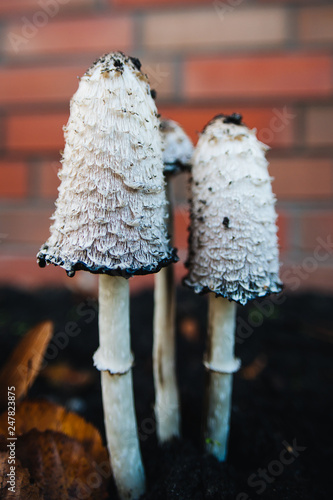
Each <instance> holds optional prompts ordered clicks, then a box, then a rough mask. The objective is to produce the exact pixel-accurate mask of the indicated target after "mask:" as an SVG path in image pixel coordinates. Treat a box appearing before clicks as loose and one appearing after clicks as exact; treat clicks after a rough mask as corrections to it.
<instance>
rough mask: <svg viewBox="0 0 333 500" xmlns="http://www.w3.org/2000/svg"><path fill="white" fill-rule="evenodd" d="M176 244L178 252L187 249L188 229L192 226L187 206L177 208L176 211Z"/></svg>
mask: <svg viewBox="0 0 333 500" xmlns="http://www.w3.org/2000/svg"><path fill="white" fill-rule="evenodd" d="M173 224H174V242H173V245H174V246H175V247H176V248H178V250H183V249H187V246H188V245H187V240H188V228H189V225H190V215H189V206H188V205H187V204H184V205H181V206H177V208H176V209H175V211H174V222H173Z"/></svg>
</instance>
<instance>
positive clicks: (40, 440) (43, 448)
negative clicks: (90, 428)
mask: <svg viewBox="0 0 333 500" xmlns="http://www.w3.org/2000/svg"><path fill="white" fill-rule="evenodd" d="M16 457H17V459H18V460H19V461H20V463H21V464H22V466H23V467H24V468H26V469H28V471H29V473H30V477H31V479H32V480H33V481H34V483H35V485H36V486H37V487H38V489H39V492H40V495H41V497H40V498H42V499H43V500H59V499H61V500H74V499H78V498H85V499H89V500H95V499H96V500H101V499H103V498H106V497H107V488H106V486H107V482H108V479H109V478H110V476H111V470H110V466H109V465H108V462H106V463H97V464H96V462H95V461H94V460H93V458H92V457H91V455H90V454H89V453H88V452H87V451H86V450H85V448H84V446H83V444H82V443H80V442H79V441H78V440H77V439H73V438H70V437H68V436H66V435H65V434H62V433H60V432H54V431H50V430H48V431H44V432H40V431H37V430H36V429H33V430H31V431H30V432H28V433H27V434H24V435H22V436H19V437H18V439H17V441H16ZM37 498H38V497H37Z"/></svg>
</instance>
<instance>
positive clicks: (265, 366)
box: [0, 289, 333, 500]
mask: <svg viewBox="0 0 333 500" xmlns="http://www.w3.org/2000/svg"><path fill="white" fill-rule="evenodd" d="M177 300H178V312H177V342H178V346H177V347H178V351H177V352H178V378H179V386H180V394H181V403H182V431H183V439H182V440H175V441H173V442H171V443H169V444H167V445H165V446H162V447H159V446H158V444H157V441H156V435H155V421H154V413H153V401H154V391H153V383H152V359H151V350H152V310H153V294H152V292H144V293H141V294H140V295H136V296H134V297H132V299H131V321H132V344H133V350H134V354H135V360H136V362H135V367H134V370H133V377H134V390H135V398H136V411H137V419H138V428H139V435H140V442H141V447H142V453H143V459H144V463H145V467H146V472H147V482H148V488H147V493H146V494H145V495H144V497H143V499H142V500H176V499H177V500H222V499H223V500H229V499H233V500H250V499H256V498H261V499H279V500H281V499H283V500H289V499H309V500H320V499H326V498H332V492H333V489H332V482H331V481H332V478H331V476H332V473H331V467H332V451H333V446H332V441H330V437H331V426H332V405H331V400H330V396H331V382H332V363H331V355H332V340H333V298H332V297H328V296H323V295H317V294H303V295H290V296H287V295H286V296H282V297H281V298H280V300H279V305H273V302H272V301H271V299H263V300H262V301H256V302H253V303H252V304H249V305H248V306H246V307H239V310H238V335H237V339H238V342H237V345H236V354H237V356H238V357H240V358H241V360H242V366H243V368H242V370H241V371H240V372H238V373H237V374H236V375H235V377H234V389H233V406H232V414H231V433H230V443H229V456H228V460H227V462H226V463H223V464H221V463H218V462H217V461H216V460H215V459H214V458H213V457H212V456H209V455H207V454H205V453H204V452H203V451H202V449H201V443H200V429H201V424H202V418H201V414H202V400H203V388H204V375H205V374H204V369H203V366H202V363H201V359H202V354H203V351H204V346H205V332H206V317H207V302H206V298H205V297H198V296H195V295H194V294H193V293H192V292H191V291H188V290H185V289H179V290H178V299H177ZM42 319H52V320H53V321H54V322H55V335H54V337H53V340H52V341H51V344H50V348H49V349H48V351H47V354H46V364H48V365H49V366H52V365H53V364H57V363H66V364H69V365H70V367H71V368H73V370H76V371H78V372H80V370H82V369H85V370H87V369H88V370H91V372H92V373H93V378H92V382H91V383H90V384H87V385H83V386H82V385H80V384H77V385H75V384H72V385H69V386H68V385H67V384H63V385H61V384H60V385H59V384H58V385H55V384H51V383H50V380H48V379H47V378H45V377H43V376H39V377H38V379H37V381H36V382H35V384H34V386H33V387H32V388H31V390H30V393H29V398H30V399H33V398H41V397H44V398H47V399H49V400H52V401H55V402H57V403H60V404H63V405H65V406H66V407H67V408H69V409H71V410H72V411H77V412H78V413H80V414H81V415H82V416H84V417H85V418H86V419H87V420H88V421H90V422H92V423H93V424H95V425H96V426H97V427H98V428H99V429H100V430H101V432H102V433H103V432H104V431H103V413H102V402H101V391H100V385H99V378H98V375H97V373H95V371H94V368H93V367H92V354H93V352H94V351H95V350H96V348H97V344H98V332H97V330H98V328H97V303H96V300H95V299H91V298H87V297H80V296H76V295H72V294H71V293H70V292H68V291H65V290H41V291H39V292H36V293H25V292H20V291H17V290H13V289H1V290H0V366H2V364H3V363H4V362H5V360H6V359H7V357H8V355H9V353H10V352H11V350H12V349H13V347H14V346H15V344H16V343H17V341H18V340H19V339H20V337H21V336H22V335H23V334H24V333H25V332H26V331H27V329H28V328H29V327H30V326H32V325H34V324H36V323H37V322H39V321H41V320H42ZM73 323H74V324H75V325H76V330H75V329H74V330H75V332H76V334H75V335H74V336H73V335H72V336H70V337H69V336H68V335H66V334H65V335H62V334H63V333H64V332H65V331H66V328H68V325H69V324H70V325H71V326H70V327H69V328H70V331H73V328H72V327H73ZM64 339H65V340H64ZM66 339H67V340H66ZM65 344H66V345H65ZM284 450H287V451H284ZM110 498H112V499H114V498H116V496H115V490H114V485H111V486H110Z"/></svg>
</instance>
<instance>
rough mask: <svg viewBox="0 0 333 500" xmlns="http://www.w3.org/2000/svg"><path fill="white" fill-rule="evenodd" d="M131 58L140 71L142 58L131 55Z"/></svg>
mask: <svg viewBox="0 0 333 500" xmlns="http://www.w3.org/2000/svg"><path fill="white" fill-rule="evenodd" d="M130 60H131V61H132V63H133V64H134V66H135V67H136V69H138V70H139V71H140V70H141V66H142V64H141V61H140V59H138V58H137V57H130Z"/></svg>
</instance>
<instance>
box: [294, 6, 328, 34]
mask: <svg viewBox="0 0 333 500" xmlns="http://www.w3.org/2000/svg"><path fill="white" fill-rule="evenodd" d="M332 26H333V7H332V6H325V7H315V8H308V9H302V10H301V11H300V12H299V28H298V29H299V36H300V38H301V39H302V40H303V41H307V42H332V41H333V29H332Z"/></svg>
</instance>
